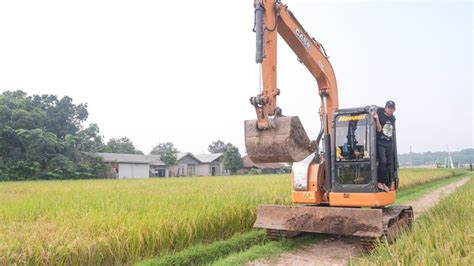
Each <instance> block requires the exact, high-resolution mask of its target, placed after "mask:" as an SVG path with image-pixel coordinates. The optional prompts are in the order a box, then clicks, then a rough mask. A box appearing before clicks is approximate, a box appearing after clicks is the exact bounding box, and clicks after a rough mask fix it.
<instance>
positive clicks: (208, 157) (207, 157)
mask: <svg viewBox="0 0 474 266" xmlns="http://www.w3.org/2000/svg"><path fill="white" fill-rule="evenodd" d="M223 155H224V154H223V153H211V154H197V155H195V156H194V157H196V158H197V159H198V160H199V161H201V162H202V163H212V162H214V161H215V160H217V159H219V158H221V157H222V156H223Z"/></svg>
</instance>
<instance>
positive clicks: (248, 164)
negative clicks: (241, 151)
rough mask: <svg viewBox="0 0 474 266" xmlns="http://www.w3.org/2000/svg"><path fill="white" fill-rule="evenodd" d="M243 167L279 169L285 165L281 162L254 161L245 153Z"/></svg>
mask: <svg viewBox="0 0 474 266" xmlns="http://www.w3.org/2000/svg"><path fill="white" fill-rule="evenodd" d="M243 160H244V168H258V169H279V168H282V167H285V165H284V164H282V163H254V162H252V160H250V158H249V156H248V155H245V156H244V158H243Z"/></svg>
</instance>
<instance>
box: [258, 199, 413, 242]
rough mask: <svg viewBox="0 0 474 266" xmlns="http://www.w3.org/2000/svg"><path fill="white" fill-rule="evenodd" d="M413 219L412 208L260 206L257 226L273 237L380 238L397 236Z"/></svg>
mask: <svg viewBox="0 0 474 266" xmlns="http://www.w3.org/2000/svg"><path fill="white" fill-rule="evenodd" d="M412 219H413V212H412V208H411V207H410V206H393V207H388V208H385V209H365V208H339V207H324V206H280V205H260V206H258V210H257V220H256V221H255V224H254V227H255V228H264V229H267V232H269V233H271V234H273V236H275V235H284V234H283V233H282V232H284V233H286V234H287V235H289V234H288V233H289V232H290V233H291V232H292V233H297V232H310V233H323V234H335V235H345V236H357V237H362V238H373V239H376V238H379V237H382V236H384V235H387V234H388V237H393V236H394V235H396V234H397V233H398V232H399V231H400V230H401V228H402V227H404V226H409V225H411V221H412ZM270 236H272V235H270Z"/></svg>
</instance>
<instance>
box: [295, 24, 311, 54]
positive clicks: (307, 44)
mask: <svg viewBox="0 0 474 266" xmlns="http://www.w3.org/2000/svg"><path fill="white" fill-rule="evenodd" d="M295 32H296V36H298V39H300V41H301V42H302V43H303V45H304V47H306V49H309V47H311V43H310V42H309V41H308V39H306V37H305V36H304V34H303V33H302V32H301V31H300V29H298V28H296V31H295Z"/></svg>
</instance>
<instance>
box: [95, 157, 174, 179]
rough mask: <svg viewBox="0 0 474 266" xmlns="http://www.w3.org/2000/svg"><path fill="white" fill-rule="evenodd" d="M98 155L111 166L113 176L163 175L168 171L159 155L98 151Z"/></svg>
mask: <svg viewBox="0 0 474 266" xmlns="http://www.w3.org/2000/svg"><path fill="white" fill-rule="evenodd" d="M97 156H99V157H102V160H103V161H104V163H106V164H108V165H109V166H110V173H109V175H110V176H109V177H111V178H118V179H124V178H148V177H163V176H166V175H167V171H168V169H167V165H166V164H165V163H164V162H162V161H161V160H160V156H159V155H141V154H123V153H98V154H97Z"/></svg>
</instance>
